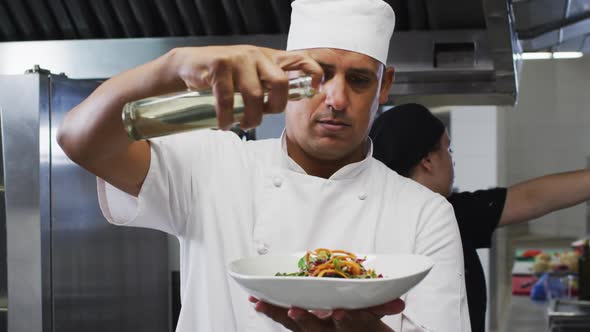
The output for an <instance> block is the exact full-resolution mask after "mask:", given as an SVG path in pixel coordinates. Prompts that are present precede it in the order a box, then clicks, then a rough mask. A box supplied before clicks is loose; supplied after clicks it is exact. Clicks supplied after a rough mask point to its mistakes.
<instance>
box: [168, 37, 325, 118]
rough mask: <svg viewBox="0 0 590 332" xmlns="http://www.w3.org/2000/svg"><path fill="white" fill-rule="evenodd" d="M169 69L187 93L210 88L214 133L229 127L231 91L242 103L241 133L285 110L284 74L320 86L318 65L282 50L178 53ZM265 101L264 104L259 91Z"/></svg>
mask: <svg viewBox="0 0 590 332" xmlns="http://www.w3.org/2000/svg"><path fill="white" fill-rule="evenodd" d="M172 53H173V54H172V58H173V63H174V68H175V70H176V73H177V75H178V77H179V79H180V80H182V81H183V83H184V85H186V87H187V88H192V89H195V90H203V89H209V88H211V89H212V90H213V94H214V95H215V98H216V112H217V119H218V125H219V128H222V129H228V128H229V127H230V126H231V125H232V124H233V113H232V110H233V103H234V100H233V99H234V98H233V97H234V92H238V91H239V92H240V93H241V94H242V97H243V99H244V117H243V119H242V120H241V122H240V125H241V127H242V128H252V127H255V126H257V125H259V124H260V122H261V121H262V115H263V114H264V113H279V112H282V111H283V110H284V109H285V106H286V104H287V96H288V77H287V73H286V71H295V70H300V71H303V72H304V73H307V74H309V75H311V76H312V78H313V85H314V86H317V85H318V84H319V82H320V81H321V78H322V75H323V71H322V68H321V67H320V65H319V64H318V63H317V62H316V61H314V60H313V59H312V58H311V57H309V56H308V55H307V53H306V52H305V51H282V50H275V49H270V48H262V47H255V46H249V45H237V46H209V47H192V48H178V49H175V50H173V52H172ZM265 90H268V91H269V95H268V102H266V103H264V100H263V98H264V91H265Z"/></svg>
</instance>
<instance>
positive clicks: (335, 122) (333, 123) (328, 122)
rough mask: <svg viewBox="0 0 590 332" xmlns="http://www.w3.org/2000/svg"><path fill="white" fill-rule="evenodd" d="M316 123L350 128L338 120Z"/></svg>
mask: <svg viewBox="0 0 590 332" xmlns="http://www.w3.org/2000/svg"><path fill="white" fill-rule="evenodd" d="M318 123H321V124H327V125H332V126H344V127H351V125H350V124H348V123H346V122H342V121H338V120H318Z"/></svg>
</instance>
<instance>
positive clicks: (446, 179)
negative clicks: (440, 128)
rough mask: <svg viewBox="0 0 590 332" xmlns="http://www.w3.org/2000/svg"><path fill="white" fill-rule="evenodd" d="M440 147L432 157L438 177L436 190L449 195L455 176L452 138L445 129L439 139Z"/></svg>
mask: <svg viewBox="0 0 590 332" xmlns="http://www.w3.org/2000/svg"><path fill="white" fill-rule="evenodd" d="M439 146H440V148H439V149H438V150H436V151H434V152H432V153H431V155H430V157H431V160H432V162H433V164H434V176H435V178H436V181H435V182H436V184H435V185H436V190H435V191H437V192H438V193H439V194H441V195H443V196H445V197H448V196H449V195H450V194H451V189H452V188H453V181H454V178H455V171H454V163H453V156H452V152H453V150H451V139H450V138H449V133H448V132H447V131H446V130H445V132H444V134H443V135H442V136H441V138H440V141H439Z"/></svg>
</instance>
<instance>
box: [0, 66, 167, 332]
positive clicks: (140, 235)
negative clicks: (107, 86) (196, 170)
mask: <svg viewBox="0 0 590 332" xmlns="http://www.w3.org/2000/svg"><path fill="white" fill-rule="evenodd" d="M100 83H101V82H100V81H97V80H91V79H89V80H71V79H68V78H67V77H65V76H63V75H51V74H49V72H47V71H44V70H42V69H40V68H35V69H34V70H32V71H31V73H29V74H26V75H13V76H0V109H1V113H2V114H1V115H2V124H1V125H2V126H1V134H2V135H1V136H2V152H3V156H2V157H3V158H2V159H3V161H4V164H3V165H4V172H3V175H4V177H3V178H4V180H5V181H4V182H5V190H6V191H5V203H6V206H5V212H6V218H5V219H1V218H0V229H1V228H4V227H5V229H6V234H5V236H3V237H2V238H0V244H1V245H6V249H7V250H6V254H5V255H4V256H3V257H0V263H2V262H4V261H5V262H6V265H7V271H8V272H7V294H8V301H7V304H8V305H7V314H8V315H7V317H8V331H10V332H70V331H71V332H74V331H75V332H79V331H84V332H99V331H100V332H102V331H110V332H119V331H120V332H128V331H143V332H156V331H157V332H162V331H170V330H171V322H170V320H171V319H170V316H171V313H170V304H169V303H170V280H169V279H170V274H169V271H168V256H167V255H168V249H167V248H168V247H167V237H166V235H165V234H163V233H161V232H157V231H153V230H146V229H139V228H135V229H134V228H128V227H125V228H122V227H115V226H112V225H109V224H108V223H107V222H106V221H105V219H104V217H103V216H102V214H101V212H100V210H99V207H98V201H97V193H96V178H95V177H94V176H93V175H91V174H90V173H88V172H86V171H85V170H83V169H82V168H80V167H79V166H77V165H76V164H74V163H73V162H72V161H70V160H69V159H68V158H67V156H66V155H65V154H64V153H63V151H62V150H61V148H60V147H59V145H58V144H57V142H56V132H57V128H58V127H59V125H60V123H61V122H62V119H63V117H64V115H65V114H66V112H67V111H68V110H70V109H71V108H73V107H74V106H75V105H76V104H78V103H79V102H81V101H82V100H83V99H84V98H85V97H87V96H88V95H89V94H90V93H91V92H92V91H93V90H94V89H95V88H96V87H97V86H98V85H99V84H100ZM0 235H3V234H2V232H0ZM0 253H2V254H4V252H3V251H1V250H0ZM0 272H1V269H0ZM0 280H1V278H0ZM0 286H1V285H0ZM2 294H3V293H2V292H0V297H1V296H2ZM0 331H6V329H5V328H4V327H2V326H0Z"/></svg>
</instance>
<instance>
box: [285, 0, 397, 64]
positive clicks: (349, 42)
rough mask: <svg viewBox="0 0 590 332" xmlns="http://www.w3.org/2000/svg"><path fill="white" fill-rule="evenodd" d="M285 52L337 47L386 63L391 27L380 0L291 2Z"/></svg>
mask: <svg viewBox="0 0 590 332" xmlns="http://www.w3.org/2000/svg"><path fill="white" fill-rule="evenodd" d="M291 7H292V8H293V11H292V12H291V27H290V29H289V38H288V40H287V50H301V49H310V48H337V49H343V50H347V51H353V52H357V53H362V54H365V55H368V56H370V57H372V58H374V59H376V60H378V61H380V62H381V63H383V64H386V63H387V52H388V51H389V40H390V38H391V35H392V34H393V28H394V26H395V13H394V12H393V9H392V8H391V7H390V6H389V5H388V4H387V3H386V2H384V1H382V0H295V1H294V2H292V4H291Z"/></svg>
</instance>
